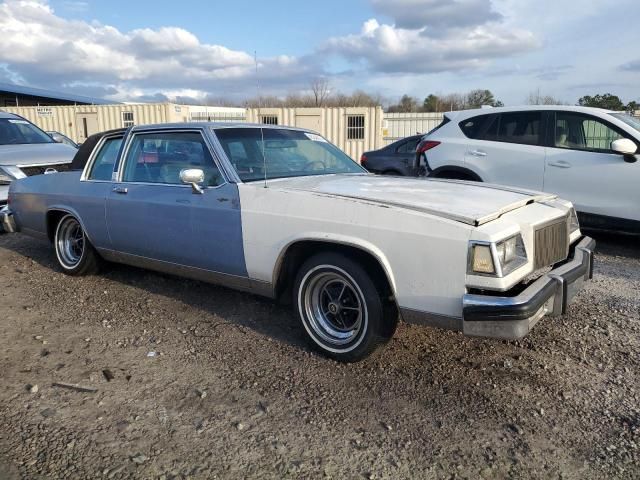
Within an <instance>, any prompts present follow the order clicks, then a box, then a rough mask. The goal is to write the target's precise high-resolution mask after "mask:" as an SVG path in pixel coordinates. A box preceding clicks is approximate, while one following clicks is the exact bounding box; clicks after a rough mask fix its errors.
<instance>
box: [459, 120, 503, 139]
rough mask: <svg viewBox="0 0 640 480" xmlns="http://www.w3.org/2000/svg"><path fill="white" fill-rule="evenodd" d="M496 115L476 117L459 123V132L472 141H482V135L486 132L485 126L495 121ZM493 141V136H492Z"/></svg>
mask: <svg viewBox="0 0 640 480" xmlns="http://www.w3.org/2000/svg"><path fill="white" fill-rule="evenodd" d="M495 117H497V115H478V116H477V117H471V118H468V119H466V120H463V121H462V122H460V124H459V125H460V130H462V133H464V134H465V135H466V136H467V137H469V138H472V139H474V140H484V139H485V138H483V137H484V134H485V132H486V130H487V128H486V126H487V124H488V122H489V121H491V120H493V119H495ZM494 139H495V135H494Z"/></svg>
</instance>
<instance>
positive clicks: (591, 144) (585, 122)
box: [544, 111, 640, 228]
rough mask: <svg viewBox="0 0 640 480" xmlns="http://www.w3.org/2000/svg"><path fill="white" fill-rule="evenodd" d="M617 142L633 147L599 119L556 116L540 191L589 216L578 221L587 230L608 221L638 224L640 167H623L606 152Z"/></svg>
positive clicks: (622, 134)
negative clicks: (590, 225)
mask: <svg viewBox="0 0 640 480" xmlns="http://www.w3.org/2000/svg"><path fill="white" fill-rule="evenodd" d="M619 138H629V139H631V140H633V141H634V142H635V143H638V141H637V140H636V139H633V138H632V137H631V136H630V135H629V134H627V133H626V132H624V131H623V130H621V129H620V128H618V127H616V126H615V125H613V124H611V123H609V122H607V121H606V120H604V119H601V118H599V117H596V116H592V115H588V114H584V113H580V112H570V111H557V112H555V115H554V121H553V135H552V144H551V146H549V147H548V148H547V160H546V163H547V166H546V170H545V176H544V190H545V191H546V192H553V193H557V194H558V195H560V196H561V197H563V198H566V199H567V200H570V201H572V202H573V203H574V205H575V206H576V210H578V211H579V212H582V213H584V214H588V217H585V216H584V215H582V216H581V217H582V218H583V219H586V223H588V224H592V226H598V224H599V223H601V222H602V223H610V221H612V220H613V219H626V220H635V221H638V220H640V186H639V185H640V163H638V162H634V163H629V162H626V161H625V159H624V157H623V156H622V155H620V154H618V153H615V152H613V151H612V150H611V142H612V141H614V140H617V139H619ZM636 157H637V155H636ZM607 217H609V218H607ZM613 221H614V222H615V220H613ZM609 227H614V228H615V225H609Z"/></svg>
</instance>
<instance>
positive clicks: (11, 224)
mask: <svg viewBox="0 0 640 480" xmlns="http://www.w3.org/2000/svg"><path fill="white" fill-rule="evenodd" d="M17 231H18V227H17V226H16V221H15V219H14V218H13V212H12V211H11V210H9V208H8V207H4V208H3V209H2V210H0V233H15V232H17Z"/></svg>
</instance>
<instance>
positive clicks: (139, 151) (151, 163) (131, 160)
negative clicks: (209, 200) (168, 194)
mask: <svg viewBox="0 0 640 480" xmlns="http://www.w3.org/2000/svg"><path fill="white" fill-rule="evenodd" d="M189 168H198V169H200V170H202V171H204V179H205V180H204V185H205V186H209V187H213V186H217V185H220V184H222V183H223V178H222V175H221V174H220V171H219V170H218V167H217V166H216V164H215V162H214V161H213V157H212V156H211V153H210V152H209V148H208V147H207V145H206V144H205V142H204V139H203V138H202V135H201V134H200V133H199V132H153V133H140V134H136V135H135V136H134V137H133V140H132V142H131V146H130V147H129V151H128V153H127V160H126V163H125V171H124V176H123V180H124V181H125V182H142V183H162V184H169V185H180V184H182V182H181V181H180V172H181V171H182V170H185V169H189Z"/></svg>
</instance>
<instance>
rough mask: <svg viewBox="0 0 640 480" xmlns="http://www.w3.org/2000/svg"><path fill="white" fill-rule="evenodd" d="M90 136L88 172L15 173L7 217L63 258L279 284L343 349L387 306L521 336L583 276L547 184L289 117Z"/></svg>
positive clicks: (88, 268) (7, 225) (565, 206)
mask: <svg viewBox="0 0 640 480" xmlns="http://www.w3.org/2000/svg"><path fill="white" fill-rule="evenodd" d="M98 137H100V138H94V139H93V140H92V139H91V138H90V139H88V140H87V141H86V142H85V144H84V145H83V148H82V149H81V150H80V153H79V155H78V156H77V157H76V161H78V162H79V163H81V162H80V161H81V160H82V159H81V158H80V157H82V156H83V155H84V156H86V157H85V160H86V166H84V171H83V172H81V171H77V172H73V171H72V172H65V173H57V174H55V175H41V176H36V177H29V178H24V179H21V180H18V181H16V182H14V183H13V184H12V185H11V190H10V193H9V195H10V200H11V201H10V204H9V205H10V210H4V211H0V223H2V224H3V225H4V229H5V230H6V231H7V232H14V231H23V232H25V233H28V234H31V235H36V236H40V237H44V238H45V239H46V238H49V239H50V240H51V242H52V243H53V245H54V247H55V250H56V257H57V259H58V263H59V266H60V269H61V270H62V271H64V272H65V273H68V274H70V275H83V274H87V273H91V272H94V271H95V270H96V268H97V266H98V264H99V262H100V260H101V259H104V260H110V261H115V262H120V263H125V264H131V265H137V266H140V267H147V268H150V269H155V270H161V271H164V272H169V273H174V274H177V275H182V276H186V277H193V278H196V279H199V280H205V281H210V282H213V283H218V284H222V285H226V286H228V287H231V288H236V289H239V290H245V291H249V292H252V293H255V294H261V295H265V296H267V297H271V298H278V299H287V300H290V301H291V302H292V303H293V304H294V305H295V309H296V310H297V312H298V315H299V317H300V320H301V322H302V325H303V326H304V329H305V331H306V332H307V335H308V337H309V339H310V341H311V343H312V345H314V346H315V347H316V348H318V349H320V350H321V351H322V352H324V353H325V354H327V355H330V356H332V357H334V358H336V359H338V360H343V361H353V360H359V359H361V358H363V357H364V356H366V355H367V354H369V353H370V352H371V351H373V349H374V348H375V347H376V346H377V345H378V344H380V343H382V342H383V341H385V340H387V339H388V338H390V337H391V335H393V332H394V331H395V328H396V324H397V321H398V318H399V316H401V317H402V318H404V319H405V320H406V321H408V322H415V323H421V324H424V325H432V326H438V327H443V328H449V329H454V330H460V331H462V332H464V333H465V334H468V335H481V336H488V337H497V338H509V339H515V338H520V337H522V336H523V335H526V334H527V333H528V332H529V330H530V329H531V327H532V326H533V325H534V324H535V323H536V322H537V321H538V320H540V318H542V317H543V316H544V315H546V314H549V315H559V314H562V313H564V312H565V311H566V309H567V304H568V302H569V300H571V299H572V298H573V296H574V295H575V293H576V292H577V291H578V289H579V288H580V287H581V285H582V284H583V282H584V281H585V280H588V279H589V278H591V272H592V265H593V263H592V257H593V249H594V246H595V242H594V241H593V240H592V239H590V238H588V237H583V236H582V234H581V233H580V228H579V225H578V219H577V217H576V215H575V211H574V209H573V208H572V206H571V204H570V203H569V202H565V201H562V200H559V199H558V198H556V196H555V195H548V194H538V193H534V192H529V191H521V190H518V189H513V188H508V187H491V186H488V185H482V184H475V183H469V182H454V181H447V180H424V179H414V178H396V177H380V176H376V175H372V174H369V173H367V172H366V171H365V170H364V169H363V168H362V167H361V166H360V165H358V164H357V163H355V162H354V161H353V160H351V159H350V158H349V157H347V155H345V154H344V153H343V152H342V151H340V150H339V149H338V148H336V147H335V146H333V145H331V144H330V143H329V142H328V141H327V140H325V139H324V138H323V137H321V136H320V135H318V134H316V133H314V132H310V131H308V130H301V129H293V128H284V127H275V126H264V125H262V126H260V125H250V124H218V123H212V124H209V123H194V124H189V123H180V124H175V125H156V126H153V125H144V126H142V125H141V126H136V127H133V128H132V129H130V130H128V131H126V132H125V131H123V130H117V131H112V132H106V133H105V134H103V135H101V136H98ZM91 145H95V148H94V149H93V151H92V150H91V148H89V147H90V146H91ZM262 320H263V321H265V322H268V321H269V319H268V318H264V319H262Z"/></svg>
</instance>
